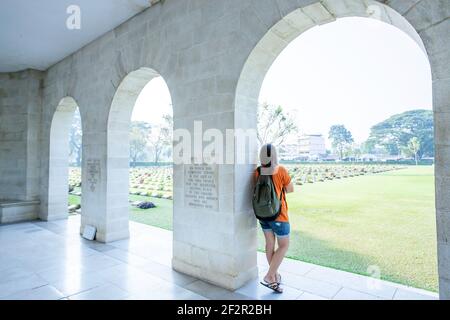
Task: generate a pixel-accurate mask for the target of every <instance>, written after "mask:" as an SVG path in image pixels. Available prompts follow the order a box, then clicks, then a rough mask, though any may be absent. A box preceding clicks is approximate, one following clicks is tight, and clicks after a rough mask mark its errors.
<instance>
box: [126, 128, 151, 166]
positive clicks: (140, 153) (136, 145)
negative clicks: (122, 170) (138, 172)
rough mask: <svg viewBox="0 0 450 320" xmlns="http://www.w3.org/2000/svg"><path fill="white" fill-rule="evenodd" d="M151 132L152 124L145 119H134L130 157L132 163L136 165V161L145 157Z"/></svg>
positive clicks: (131, 131)
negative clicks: (144, 120)
mask: <svg viewBox="0 0 450 320" xmlns="http://www.w3.org/2000/svg"><path fill="white" fill-rule="evenodd" d="M150 132H151V125H150V124H149V123H147V122H143V121H132V122H131V130H130V159H131V165H132V166H133V167H134V166H136V162H138V161H140V160H144V159H145V155H146V147H147V143H148V136H149V134H150Z"/></svg>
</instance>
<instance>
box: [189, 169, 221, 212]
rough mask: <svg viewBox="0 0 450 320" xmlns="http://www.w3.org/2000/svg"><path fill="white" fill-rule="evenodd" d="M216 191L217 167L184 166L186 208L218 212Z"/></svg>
mask: <svg viewBox="0 0 450 320" xmlns="http://www.w3.org/2000/svg"><path fill="white" fill-rule="evenodd" d="M218 189H219V188H218V167H217V165H215V164H190V165H185V167H184V204H185V206H186V207H191V208H199V209H211V210H216V211H217V210H219V198H218Z"/></svg>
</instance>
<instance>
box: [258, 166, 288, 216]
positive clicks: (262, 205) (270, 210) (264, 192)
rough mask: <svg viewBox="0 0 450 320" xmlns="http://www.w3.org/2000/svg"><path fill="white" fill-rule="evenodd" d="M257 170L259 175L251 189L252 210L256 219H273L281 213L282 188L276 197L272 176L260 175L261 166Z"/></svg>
mask: <svg viewBox="0 0 450 320" xmlns="http://www.w3.org/2000/svg"><path fill="white" fill-rule="evenodd" d="M257 170H258V174H259V175H258V180H257V181H256V185H255V188H254V190H253V200H252V202H253V211H254V212H255V216H256V218H257V219H258V220H261V221H274V220H275V219H276V218H278V216H279V215H280V213H281V201H282V197H283V192H284V190H283V191H282V192H281V194H280V198H279V199H278V197H277V193H276V191H275V185H274V183H273V179H272V176H271V175H261V167H258V169H257Z"/></svg>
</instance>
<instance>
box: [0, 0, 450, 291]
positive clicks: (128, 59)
mask: <svg viewBox="0 0 450 320" xmlns="http://www.w3.org/2000/svg"><path fill="white" fill-rule="evenodd" d="M380 3H386V4H387V5H388V6H390V7H391V8H393V10H391V9H389V7H385V6H382V7H381V11H379V12H378V13H379V17H377V18H379V19H381V20H383V21H385V22H387V23H391V24H393V25H395V26H397V27H399V28H400V29H402V30H403V31H405V32H406V33H407V34H408V35H410V36H411V37H412V38H413V39H414V40H416V42H417V43H418V45H419V46H420V47H421V48H422V49H423V50H424V51H426V53H427V54H428V56H429V58H430V62H431V66H432V70H433V90H434V108H435V121H436V122H435V123H436V157H437V161H436V176H437V178H436V192H437V202H436V203H437V221H438V240H439V266H440V269H439V272H440V287H441V297H443V298H450V246H449V243H448V234H449V232H450V231H449V230H450V200H449V199H450V173H449V172H450V171H449V170H448V169H449V167H450V139H449V138H450V133H449V129H448V128H450V105H449V93H448V92H449V90H448V88H449V82H448V81H449V78H450V69H449V65H450V63H449V61H450V49H449V45H448V41H447V39H449V30H450V28H449V23H450V22H449V21H450V20H449V19H448V17H449V16H450V4H449V2H448V1H447V0H422V1H419V0H384V1H379V2H376V1H370V0H323V1H320V2H319V1H317V0H226V1H223V0H166V1H164V2H163V3H159V4H156V5H154V6H152V7H151V8H149V9H147V10H146V11H144V12H142V13H141V14H139V15H137V16H135V17H133V18H132V19H130V20H129V21H127V22H126V23H124V24H122V25H121V26H119V27H118V28H116V29H115V30H113V31H111V32H108V33H106V34H105V35H103V36H102V37H100V38H99V39H97V40H95V41H93V42H92V43H90V44H88V45H87V46H85V47H84V48H82V49H80V50H79V51H78V52H76V53H74V54H72V55H71V56H69V57H67V58H66V59H64V60H62V61H61V62H59V63H57V64H56V65H54V66H52V67H51V68H49V69H48V70H47V72H46V73H45V77H44V81H43V88H42V90H41V91H40V92H32V94H30V95H28V97H31V98H29V99H28V101H31V102H32V103H31V104H32V105H40V104H39V99H40V98H39V96H40V94H41V95H42V115H41V117H40V119H41V123H40V126H39V128H40V132H39V135H36V136H39V137H40V139H41V144H40V145H39V151H40V152H39V154H40V156H41V159H40V166H41V169H40V176H41V190H40V198H41V201H42V199H46V197H48V190H49V179H48V177H49V172H50V171H49V163H50V161H49V159H50V149H49V145H50V143H49V141H50V128H51V123H52V119H53V116H54V114H55V110H56V108H57V106H58V104H59V102H60V101H61V99H62V98H64V97H72V98H73V99H74V100H75V101H76V103H77V104H78V106H79V108H80V113H81V117H82V124H83V190H82V192H83V198H82V201H83V203H82V207H83V217H82V225H85V224H92V225H94V226H96V227H97V229H98V240H100V241H113V240H117V239H121V238H124V237H127V236H128V223H127V217H128V212H127V211H126V210H125V207H124V201H125V197H126V195H120V194H122V193H124V190H125V189H124V187H123V184H121V182H122V181H125V180H124V179H125V178H124V177H125V176H126V172H125V171H126V169H125V167H126V166H125V164H124V159H123V154H124V152H125V151H126V146H125V150H123V149H122V150H121V149H120V148H118V149H114V144H120V143H121V142H116V141H113V140H117V137H120V136H123V134H121V133H120V130H118V131H116V132H115V133H114V132H112V131H111V130H112V129H113V128H116V129H117V128H120V127H121V126H126V123H127V121H129V119H123V121H124V122H123V123H121V121H120V120H117V119H118V118H115V119H113V120H111V119H112V118H110V117H112V116H111V113H110V110H115V111H117V112H116V113H115V114H116V115H117V114H121V113H122V111H120V110H121V109H120V108H122V107H123V108H124V111H123V114H124V115H126V114H127V112H129V105H130V103H129V102H130V101H131V100H132V99H133V98H132V97H133V95H130V96H129V97H128V99H122V98H120V97H118V100H115V99H114V97H115V95H116V93H117V92H118V91H117V89H118V88H119V85H121V84H122V83H123V81H124V80H126V79H127V78H126V77H127V75H129V74H130V73H131V72H133V71H136V70H139V69H141V68H149V69H151V70H153V71H154V72H155V73H157V74H159V75H161V76H162V77H163V78H164V79H165V80H166V82H167V84H168V87H169V90H170V92H171V96H172V103H173V109H174V110H173V111H174V126H175V129H176V128H188V129H190V130H192V128H193V123H194V121H195V120H202V121H203V127H204V129H207V128H217V129H219V130H221V131H223V132H224V131H225V129H232V128H243V129H246V128H255V126H256V106H257V97H258V94H259V88H260V86H261V82H262V79H263V77H264V75H265V72H266V71H267V70H268V68H269V67H270V64H271V62H272V61H273V59H274V58H275V57H276V55H277V54H278V53H280V52H281V50H282V49H283V48H284V47H285V46H286V45H287V44H288V43H289V41H291V40H292V39H294V38H295V37H296V36H298V35H299V34H301V33H302V32H303V31H305V30H307V29H308V28H310V27H313V26H314V25H317V24H323V23H327V22H331V21H334V20H335V19H336V17H344V16H364V17H370V16H371V15H372V13H371V12H372V11H370V10H368V7H369V6H371V5H374V4H380ZM299 8H300V9H299ZM394 10H396V11H397V12H396V11H394ZM402 15H403V16H404V17H405V18H406V20H405V19H404V17H402ZM408 21H409V22H408ZM422 40H423V42H422ZM27 75H28V77H26V76H25V78H26V79H28V78H29V79H30V81H29V83H35V82H36V81H35V79H36V76H33V74H32V73H29V74H27ZM8 77H11V76H10V75H1V76H0V88H1V89H0V100H1V102H0V103H1V104H0V123H1V124H2V127H1V128H0V142H1V144H0V150H4V151H6V152H7V153H8V155H4V154H1V153H0V173H1V174H2V176H3V174H5V176H6V177H8V178H7V179H11V180H8V181H13V182H14V183H16V181H17V186H18V187H17V189H15V190H17V192H16V193H17V196H21V195H26V197H28V195H32V193H33V192H32V191H33V190H34V187H33V186H35V183H34V182H32V183H31V186H27V191H24V189H23V188H24V185H23V183H25V182H26V183H27V184H28V179H26V178H25V177H27V174H28V177H30V178H31V177H33V179H31V181H35V180H34V175H33V174H32V173H33V172H34V171H33V170H34V169H36V168H38V167H39V162H38V161H32V159H35V154H34V149H33V148H32V147H31V145H33V144H29V143H27V142H26V141H25V142H24V140H23V139H22V137H21V138H20V139H19V138H17V139H16V140H18V142H19V143H18V144H16V145H15V147H14V148H13V149H14V150H12V151H10V149H9V148H10V146H11V144H8V142H7V139H6V138H11V137H13V136H14V135H11V134H10V133H9V132H15V131H14V130H15V128H12V127H8V126H9V125H8V123H10V122H14V121H15V122H17V124H18V126H20V127H22V129H23V131H24V132H25V131H27V130H28V132H34V131H35V128H34V127H33V129H29V128H31V127H28V125H29V124H28V122H27V121H25V120H23V117H19V116H17V115H16V110H15V109H14V107H13V105H17V104H18V105H20V106H24V105H27V103H26V102H20V103H18V102H17V101H15V100H16V99H17V100H21V101H24V99H25V101H26V99H27V98H24V94H23V90H20V88H23V86H24V84H23V81H18V80H16V79H10V78H8ZM13 77H24V74H22V73H19V74H17V75H14V76H13ZM25 82H27V81H25ZM19 86H20V87H19ZM18 87H19V89H18ZM138 87H139V81H137V83H135V85H134V86H133V85H131V89H130V90H131V91H132V92H134V91H135V90H136V89H137V88H138ZM5 88H6V89H5ZM5 91H6V94H7V97H3V96H2V95H5V93H4V92H5ZM11 96H13V97H14V98H9V100H8V97H11ZM130 97H131V98H130ZM130 99H131V100H130ZM5 101H6V102H5ZM8 101H9V102H8ZM117 101H119V102H120V101H122V102H120V103H118V102H117ZM122 103H123V105H122ZM112 105H115V107H114V108H113V107H112ZM23 110H25V111H24V112H27V111H26V109H23ZM33 110H39V108H33ZM11 114H12V115H11ZM29 115H30V117H28V118H29V119H37V118H38V117H36V116H31V114H30V113H29ZM124 118H125V116H124ZM117 121H119V123H118V122H117ZM30 124H31V122H30ZM18 126H15V127H16V128H18ZM4 128H8V129H4ZM14 137H16V136H14ZM17 137H18V136H17ZM33 137H34V136H33ZM113 137H114V139H113ZM123 139H125V137H123ZM29 141H30V140H29ZM21 143H22V144H21ZM23 143H25V144H23ZM254 151H255V150H248V151H247V152H248V153H253V152H254ZM117 152H118V153H117ZM2 153H4V152H2ZM235 156H238V155H237V154H235ZM14 159H23V160H20V161H25V163H27V165H26V166H27V169H28V170H25V171H24V170H23V168H24V167H25V165H24V162H20V161H18V162H20V166H19V167H16V166H15V163H14V161H15V160H14ZM249 162H250V161H249ZM89 163H91V164H92V163H96V164H97V165H98V168H97V169H98V170H94V171H95V172H96V173H95V174H94V176H91V174H90V173H89V172H90V171H89V168H90V167H91V168H92V165H88V164H89ZM94 167H95V165H94ZM13 168H15V169H13ZM30 168H31V169H30ZM8 170H13V171H8ZM14 170H16V171H14ZM252 170H253V165H252V164H250V163H249V164H241V165H220V166H219V173H218V175H219V190H220V198H219V208H218V210H206V209H201V210H200V209H196V210H193V209H190V208H188V207H186V206H185V205H184V192H183V187H184V178H183V177H184V175H183V166H175V168H174V248H173V250H174V251H173V252H174V259H173V266H174V268H175V269H177V270H180V271H182V272H185V273H189V274H192V275H194V276H196V277H199V278H202V279H205V280H207V281H210V282H214V283H216V284H219V285H221V286H223V287H227V288H230V289H234V288H237V287H239V286H240V285H242V284H243V283H245V281H247V280H248V279H250V278H253V277H255V276H256V275H257V270H256V230H257V229H256V221H255V219H254V218H253V215H252V212H251V208H250V201H249V199H250V198H249V197H250V192H251V185H250V181H251V174H252ZM91 171H92V170H91ZM24 172H27V174H24ZM89 179H91V180H92V181H96V182H95V183H93V184H92V185H90V184H88V183H87V181H88V180H89ZM9 183H10V182H9ZM20 183H22V184H20ZM7 184H8V182H6V180H4V179H2V182H0V195H2V196H4V195H5V192H8V190H6V188H5V187H4V186H5V185H7ZM11 190H13V189H11ZM112 195H114V196H112ZM41 208H42V209H41V210H42V212H41V216H43V217H45V216H46V215H47V214H48V212H46V211H48V204H47V203H45V202H44V204H43V205H41Z"/></svg>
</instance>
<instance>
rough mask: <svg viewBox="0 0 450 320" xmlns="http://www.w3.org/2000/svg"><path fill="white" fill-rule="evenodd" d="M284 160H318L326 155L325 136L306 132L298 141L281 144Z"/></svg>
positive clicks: (281, 155)
mask: <svg viewBox="0 0 450 320" xmlns="http://www.w3.org/2000/svg"><path fill="white" fill-rule="evenodd" d="M279 153H280V158H281V159H282V160H318V159H321V158H323V157H325V156H326V153H327V150H326V147H325V138H324V137H323V135H321V134H305V135H301V136H299V137H298V139H297V141H296V143H289V144H284V145H282V146H280V151H279Z"/></svg>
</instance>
